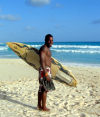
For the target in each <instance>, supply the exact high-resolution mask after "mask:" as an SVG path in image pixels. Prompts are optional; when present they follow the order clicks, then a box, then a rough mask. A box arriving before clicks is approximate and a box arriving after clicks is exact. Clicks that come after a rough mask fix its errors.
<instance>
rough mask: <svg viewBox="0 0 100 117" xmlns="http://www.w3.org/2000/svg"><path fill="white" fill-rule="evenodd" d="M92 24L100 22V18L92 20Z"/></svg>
mask: <svg viewBox="0 0 100 117" xmlns="http://www.w3.org/2000/svg"><path fill="white" fill-rule="evenodd" d="M92 24H100V19H98V20H94V21H93V22H92Z"/></svg>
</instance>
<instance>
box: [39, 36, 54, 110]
mask: <svg viewBox="0 0 100 117" xmlns="http://www.w3.org/2000/svg"><path fill="white" fill-rule="evenodd" d="M52 44H53V36H52V35H51V34H47V35H46V36H45V44H44V45H43V46H41V48H40V50H39V56H40V69H39V84H40V86H39V91H38V109H40V110H43V111H49V110H50V109H48V108H47V107H46V98H47V92H48V91H49V90H55V87H54V84H53V81H52V79H51V60H52V59H51V52H50V47H51V46H52Z"/></svg>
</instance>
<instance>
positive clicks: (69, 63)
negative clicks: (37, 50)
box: [0, 57, 100, 67]
mask: <svg viewBox="0 0 100 117" xmlns="http://www.w3.org/2000/svg"><path fill="white" fill-rule="evenodd" d="M7 59H8V60H10V59H11V60H13V59H14V60H22V59H21V58H19V57H17V58H0V60H7ZM59 62H60V63H61V64H63V65H65V66H69V67H70V66H74V67H100V64H95V63H93V64H92V63H91V64H87V63H76V62H64V63H63V62H61V61H59Z"/></svg>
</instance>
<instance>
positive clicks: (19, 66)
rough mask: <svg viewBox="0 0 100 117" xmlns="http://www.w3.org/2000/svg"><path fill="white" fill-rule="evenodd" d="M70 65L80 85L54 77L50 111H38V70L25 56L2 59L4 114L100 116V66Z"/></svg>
mask: <svg viewBox="0 0 100 117" xmlns="http://www.w3.org/2000/svg"><path fill="white" fill-rule="evenodd" d="M67 67H68V69H69V70H71V71H72V73H73V74H74V75H75V77H76V78H77V81H78V85H77V87H70V86H68V85H65V84H62V83H60V82H57V81H55V80H53V81H54V84H55V87H56V90H55V91H52V92H49V93H48V95H47V107H48V108H50V112H43V111H39V110H37V93H38V87H39V83H38V71H36V70H35V69H33V68H32V67H31V66H29V65H28V64H27V63H25V62H24V61H23V60H21V59H0V117H100V67H90V66H67Z"/></svg>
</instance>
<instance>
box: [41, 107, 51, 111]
mask: <svg viewBox="0 0 100 117" xmlns="http://www.w3.org/2000/svg"><path fill="white" fill-rule="evenodd" d="M42 110H43V111H50V109H48V108H46V107H45V108H42Z"/></svg>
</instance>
